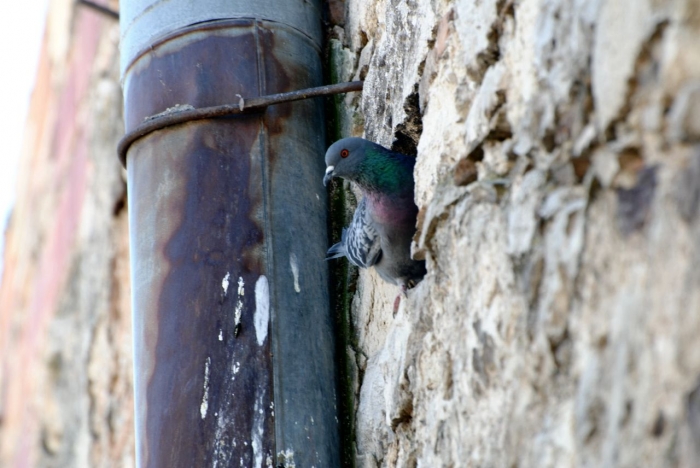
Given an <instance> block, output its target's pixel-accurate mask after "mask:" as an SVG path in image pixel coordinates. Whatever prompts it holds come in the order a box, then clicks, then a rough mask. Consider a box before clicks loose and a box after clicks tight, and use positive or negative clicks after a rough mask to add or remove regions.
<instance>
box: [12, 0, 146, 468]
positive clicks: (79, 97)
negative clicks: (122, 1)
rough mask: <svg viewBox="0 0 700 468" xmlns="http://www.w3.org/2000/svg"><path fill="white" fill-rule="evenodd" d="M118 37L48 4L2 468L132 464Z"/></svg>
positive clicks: (26, 181) (21, 229) (27, 155)
mask: <svg viewBox="0 0 700 468" xmlns="http://www.w3.org/2000/svg"><path fill="white" fill-rule="evenodd" d="M112 6H113V7H115V8H116V7H118V5H116V4H114V5H112ZM118 38H119V30H118V25H117V23H116V22H115V21H114V20H112V19H109V18H105V17H103V16H100V15H99V14H97V13H95V12H93V11H91V10H86V9H85V8H81V7H76V5H75V3H74V2H71V1H68V0H56V1H53V2H52V3H51V6H50V11H49V16H48V20H47V29H46V32H45V37H44V46H43V50H42V53H41V59H40V65H39V69H38V73H37V78H36V85H35V89H34V92H33V95H32V102H31V107H30V114H29V117H28V120H27V123H26V130H25V143H24V150H23V154H22V161H21V165H20V171H19V180H18V184H17V186H18V193H17V203H16V206H15V207H14V210H13V213H12V217H11V221H10V223H9V226H8V229H7V232H6V233H5V236H6V242H7V243H6V248H5V271H4V274H3V277H2V284H1V285H0V466H6V467H33V466H56V467H58V466H61V467H64V466H66V467H67V466H71V467H83V466H115V467H116V466H119V467H122V466H124V467H128V466H131V465H133V416H132V415H133V402H132V400H133V397H132V365H131V316H130V307H129V303H130V297H129V295H130V292H129V271H128V244H127V238H128V237H127V229H128V228H127V220H126V209H125V208H126V206H125V202H126V199H125V184H124V180H123V177H122V170H121V167H120V165H119V162H118V160H117V158H116V155H115V147H116V143H117V141H118V139H119V138H121V135H122V133H123V126H122V115H121V89H120V86H119V82H118V61H119V50H118Z"/></svg>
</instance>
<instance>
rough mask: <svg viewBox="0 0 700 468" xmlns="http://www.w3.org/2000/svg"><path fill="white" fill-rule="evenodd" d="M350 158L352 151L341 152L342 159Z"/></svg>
mask: <svg viewBox="0 0 700 468" xmlns="http://www.w3.org/2000/svg"><path fill="white" fill-rule="evenodd" d="M348 156H350V151H348V150H346V149H344V150H341V151H340V157H341V158H347V157H348Z"/></svg>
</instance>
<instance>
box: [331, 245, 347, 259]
mask: <svg viewBox="0 0 700 468" xmlns="http://www.w3.org/2000/svg"><path fill="white" fill-rule="evenodd" d="M347 255H348V253H347V250H346V249H345V244H344V243H343V242H338V243H337V244H335V245H333V247H331V248H330V249H328V252H327V253H326V260H333V259H334V258H340V257H346V256H347Z"/></svg>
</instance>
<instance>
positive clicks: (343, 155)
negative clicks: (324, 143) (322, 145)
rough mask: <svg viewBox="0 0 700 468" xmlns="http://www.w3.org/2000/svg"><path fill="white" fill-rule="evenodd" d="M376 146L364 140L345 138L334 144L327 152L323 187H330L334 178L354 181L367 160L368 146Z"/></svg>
mask: <svg viewBox="0 0 700 468" xmlns="http://www.w3.org/2000/svg"><path fill="white" fill-rule="evenodd" d="M370 145H374V143H371V142H369V141H367V140H364V139H362V138H356V137H351V138H343V139H342V140H338V141H336V142H335V143H333V144H332V145H331V146H330V147H329V148H328V151H326V175H325V176H323V185H328V181H330V180H331V179H332V178H333V177H344V178H346V179H350V180H353V179H354V177H355V176H357V174H358V173H359V170H360V166H361V163H362V162H363V161H364V160H365V157H366V150H367V149H368V146H370Z"/></svg>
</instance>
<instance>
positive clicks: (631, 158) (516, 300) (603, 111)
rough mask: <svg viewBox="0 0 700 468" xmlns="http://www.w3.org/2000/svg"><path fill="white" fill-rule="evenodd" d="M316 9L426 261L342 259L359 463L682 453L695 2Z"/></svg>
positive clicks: (509, 461)
mask: <svg viewBox="0 0 700 468" xmlns="http://www.w3.org/2000/svg"><path fill="white" fill-rule="evenodd" d="M330 11H331V20H332V21H333V22H334V23H335V25H334V26H332V30H331V39H330V45H329V50H330V62H331V64H332V66H333V70H332V75H333V76H334V77H335V78H336V80H338V81H344V80H349V79H358V78H364V79H366V84H365V89H364V92H363V94H362V96H361V97H357V96H348V97H347V98H345V100H344V101H343V106H342V111H341V119H340V122H339V124H340V129H341V131H340V134H341V136H349V135H357V136H362V135H364V136H365V137H366V138H369V139H372V140H374V141H376V142H378V143H381V144H384V145H386V146H392V145H393V147H394V149H400V150H402V151H405V152H408V153H415V154H416V155H417V164H416V171H415V176H416V201H417V204H418V206H419V208H420V210H421V212H420V219H419V226H418V228H419V232H418V234H417V236H416V239H415V243H414V244H415V245H414V253H415V255H416V257H424V258H426V260H427V265H428V275H427V277H426V278H425V279H424V281H422V282H421V283H420V285H419V286H417V287H416V288H415V289H413V290H411V291H409V293H408V297H407V299H403V300H402V301H401V305H400V306H399V308H398V310H395V309H394V298H395V297H396V295H397V294H398V290H397V288H396V287H394V286H388V285H386V284H384V283H382V281H381V280H380V279H379V278H378V276H377V275H376V274H375V273H374V272H373V271H371V270H370V271H361V272H360V274H359V278H358V279H357V291H356V293H355V295H354V297H353V299H352V306H351V308H350V311H351V317H352V335H353V336H352V337H351V339H349V340H348V342H349V346H348V356H349V358H350V361H351V363H352V367H354V371H351V373H353V372H354V373H355V374H356V376H357V382H356V388H355V408H354V410H355V417H356V425H355V429H354V430H355V440H356V447H355V451H356V460H357V464H358V466H415V465H418V466H426V467H437V466H455V467H457V466H532V467H547V466H552V467H560V466H630V467H637V466H700V461H699V460H700V268H698V267H699V266H700V216H698V211H699V205H700V46H698V44H700V1H698V0H674V1H669V2H660V1H656V0H615V1H613V0H607V1H606V0H575V1H565V0H522V1H509V0H481V1H478V0H456V1H454V2H450V1H445V0H383V1H382V0H379V1H376V0H347V2H346V3H345V4H344V5H343V4H342V3H340V2H337V1H336V2H331V9H330Z"/></svg>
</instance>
